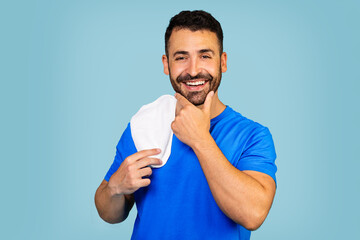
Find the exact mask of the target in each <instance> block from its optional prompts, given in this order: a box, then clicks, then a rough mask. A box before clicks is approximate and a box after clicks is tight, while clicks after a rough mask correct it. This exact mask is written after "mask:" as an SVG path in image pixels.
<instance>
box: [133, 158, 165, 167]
mask: <svg viewBox="0 0 360 240" xmlns="http://www.w3.org/2000/svg"><path fill="white" fill-rule="evenodd" d="M161 163H162V162H161V160H160V159H159V158H150V157H147V158H142V159H140V160H138V161H137V162H136V168H137V169H140V168H144V167H147V166H149V165H160V164H161Z"/></svg>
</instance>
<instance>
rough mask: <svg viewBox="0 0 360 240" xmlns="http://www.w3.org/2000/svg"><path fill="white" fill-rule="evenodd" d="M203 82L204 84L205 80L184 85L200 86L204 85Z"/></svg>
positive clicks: (188, 82) (187, 82)
mask: <svg viewBox="0 0 360 240" xmlns="http://www.w3.org/2000/svg"><path fill="white" fill-rule="evenodd" d="M205 82H206V81H205V80H202V81H186V82H184V83H185V84H186V85H188V86H201V85H204V84H205Z"/></svg>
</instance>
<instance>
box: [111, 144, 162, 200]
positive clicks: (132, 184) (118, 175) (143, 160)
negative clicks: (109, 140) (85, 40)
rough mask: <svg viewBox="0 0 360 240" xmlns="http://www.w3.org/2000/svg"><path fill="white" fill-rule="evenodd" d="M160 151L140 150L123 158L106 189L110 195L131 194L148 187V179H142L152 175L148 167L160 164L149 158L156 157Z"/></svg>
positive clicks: (155, 159) (158, 161)
mask: <svg viewBox="0 0 360 240" xmlns="http://www.w3.org/2000/svg"><path fill="white" fill-rule="evenodd" d="M160 151H161V150H160V149H149V150H142V151H139V152H137V153H134V154H133V155H130V156H129V157H127V158H125V160H124V161H123V162H122V163H121V165H120V167H119V168H118V170H117V171H116V172H115V173H114V174H113V175H112V176H111V178H110V179H109V183H108V187H109V188H110V192H111V194H112V195H122V194H132V193H133V192H135V191H136V190H138V189H139V188H141V187H146V186H148V185H149V184H150V179H149V178H143V177H148V176H150V175H151V174H152V170H151V168H150V167H149V165H157V164H159V165H160V164H161V160H160V159H158V158H150V157H149V156H153V155H157V154H159V153H160Z"/></svg>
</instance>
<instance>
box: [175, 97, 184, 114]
mask: <svg viewBox="0 0 360 240" xmlns="http://www.w3.org/2000/svg"><path fill="white" fill-rule="evenodd" d="M182 108H183V107H182V106H181V104H180V102H179V101H177V102H176V107H175V116H177V115H179V112H180V110H181V109H182Z"/></svg>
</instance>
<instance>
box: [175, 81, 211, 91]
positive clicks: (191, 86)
mask: <svg viewBox="0 0 360 240" xmlns="http://www.w3.org/2000/svg"><path fill="white" fill-rule="evenodd" d="M208 82H209V80H198V79H196V80H189V81H184V82H182V84H184V86H185V88H186V89H188V90H190V91H200V90H202V89H203V88H204V87H205V86H206V84H207V83H208Z"/></svg>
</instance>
